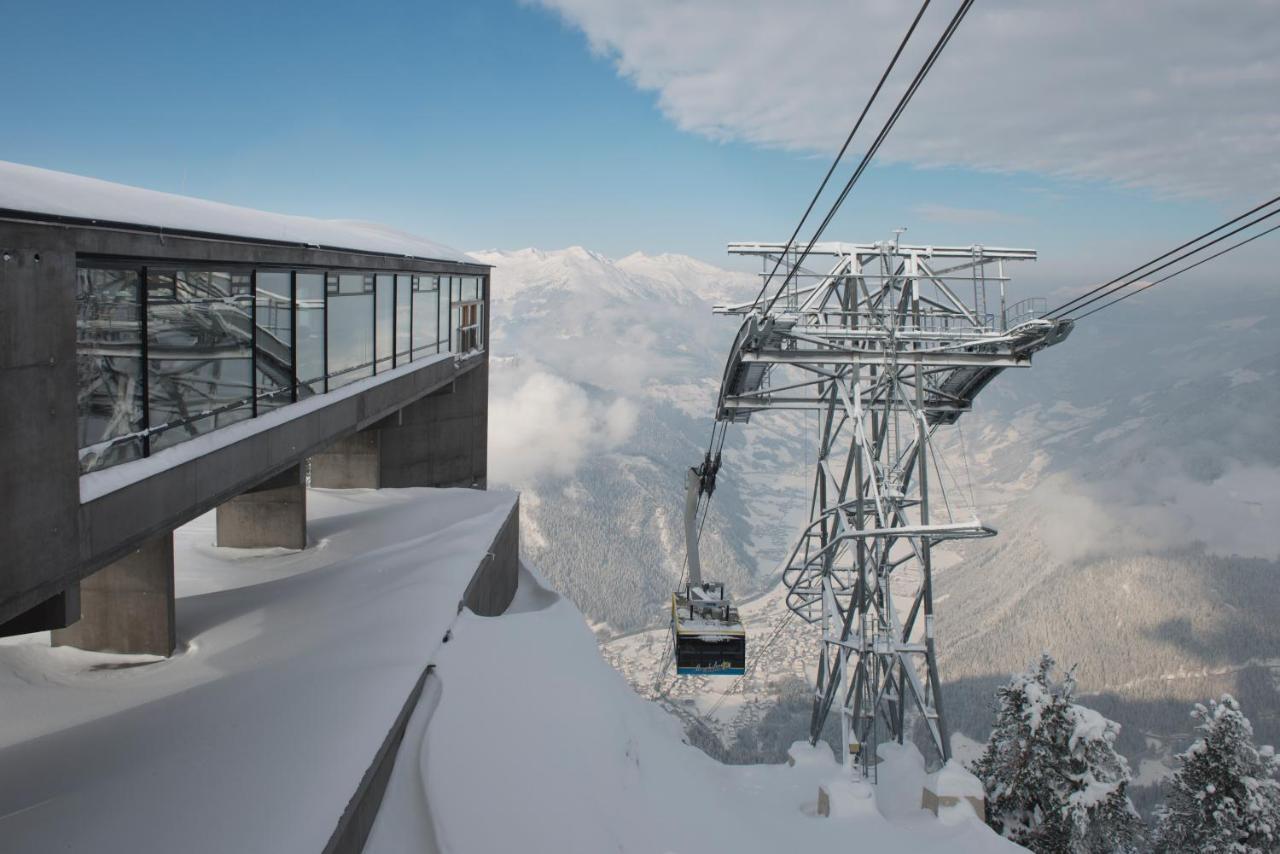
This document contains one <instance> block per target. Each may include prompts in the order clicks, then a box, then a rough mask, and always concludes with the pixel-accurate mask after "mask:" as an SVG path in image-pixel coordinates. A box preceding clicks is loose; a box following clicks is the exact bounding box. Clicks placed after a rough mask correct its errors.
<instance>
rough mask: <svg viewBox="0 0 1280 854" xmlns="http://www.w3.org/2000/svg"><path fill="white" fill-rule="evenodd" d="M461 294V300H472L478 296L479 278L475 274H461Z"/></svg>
mask: <svg viewBox="0 0 1280 854" xmlns="http://www.w3.org/2000/svg"><path fill="white" fill-rule="evenodd" d="M461 281H462V296H461V299H463V300H473V299H479V298H480V280H479V279H477V278H476V277H475V276H463V277H462V279H461Z"/></svg>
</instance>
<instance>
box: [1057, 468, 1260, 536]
mask: <svg viewBox="0 0 1280 854" xmlns="http://www.w3.org/2000/svg"><path fill="white" fill-rule="evenodd" d="M1152 468H1153V469H1155V470H1156V471H1160V469H1161V466H1160V465H1159V464H1156V465H1153V466H1152ZM1144 471H1145V469H1144ZM1132 476H1133V473H1132V472H1128V473H1125V477H1123V478H1122V477H1117V478H1115V479H1109V480H1104V481H1100V482H1093V483H1086V482H1082V481H1079V480H1076V479H1074V478H1072V477H1070V476H1065V475H1055V476H1050V477H1048V478H1045V479H1044V480H1043V481H1042V482H1041V483H1040V484H1039V485H1038V486H1037V487H1036V492H1035V498H1034V500H1035V501H1036V502H1037V506H1038V507H1039V508H1040V513H1039V515H1040V519H1041V524H1040V527H1041V531H1042V536H1043V539H1044V544H1045V546H1046V548H1048V549H1049V551H1050V553H1051V554H1053V555H1054V556H1055V557H1056V558H1058V559H1059V560H1072V559H1075V558H1080V557H1083V556H1085V555H1087V554H1098V553H1114V552H1128V551H1145V550H1160V549H1164V548H1168V547H1170V546H1181V545H1189V544H1193V543H1199V544H1202V545H1203V546H1204V547H1205V548H1206V549H1207V550H1208V551H1209V552H1211V553H1213V554H1219V555H1241V556H1244V557H1257V558H1264V559H1269V560H1275V559H1276V558H1277V557H1280V528H1277V526H1275V525H1274V524H1270V523H1269V520H1270V519H1271V518H1273V517H1274V516H1275V511H1276V506H1277V504H1280V469H1277V468H1273V467H1270V466H1266V465H1252V466H1246V465H1242V464H1240V463H1234V462H1233V463H1232V464H1230V465H1229V466H1228V468H1227V470H1226V471H1225V472H1223V474H1222V475H1221V476H1220V477H1218V478H1216V479H1214V480H1212V481H1208V482H1204V481H1197V480H1192V479H1191V478H1188V477H1186V476H1185V475H1183V474H1180V473H1177V472H1176V471H1174V470H1173V469H1171V468H1164V470H1163V473H1160V474H1154V475H1152V474H1148V476H1147V477H1144V478H1142V479H1141V480H1140V481H1136V482H1135V481H1134V480H1131V479H1127V478H1130V477H1132Z"/></svg>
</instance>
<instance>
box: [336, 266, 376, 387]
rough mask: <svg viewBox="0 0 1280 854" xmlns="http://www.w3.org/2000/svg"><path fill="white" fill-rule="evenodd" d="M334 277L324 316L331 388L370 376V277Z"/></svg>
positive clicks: (354, 274) (371, 328)
mask: <svg viewBox="0 0 1280 854" xmlns="http://www.w3.org/2000/svg"><path fill="white" fill-rule="evenodd" d="M329 276H330V278H331V279H332V278H334V274H333V273H330V274H329ZM336 278H337V289H336V291H335V290H334V288H333V287H332V285H331V286H330V288H329V312H328V317H327V318H326V320H327V323H328V329H329V337H328V339H327V341H328V349H327V350H326V354H327V357H328V363H329V388H330V389H331V390H332V389H335V388H340V387H342V386H344V385H347V384H348V383H353V382H355V381H356V380H359V379H364V378H365V377H371V376H373V276H371V275H365V274H363V273H342V274H340V275H337V277H336Z"/></svg>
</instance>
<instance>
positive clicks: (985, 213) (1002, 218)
mask: <svg viewBox="0 0 1280 854" xmlns="http://www.w3.org/2000/svg"><path fill="white" fill-rule="evenodd" d="M912 210H913V211H914V212H915V214H916V215H917V216H919V217H921V218H923V219H926V220H928V221H930V222H945V223H950V224H953V225H983V224H986V223H993V222H995V223H1008V222H1022V221H1023V217H1020V216H1017V215H1015V214H1007V213H1004V212H1002V211H993V210H986V209H984V208H953V207H950V206H948V205H935V204H924V205H916V206H915V207H914V208H913V209H912Z"/></svg>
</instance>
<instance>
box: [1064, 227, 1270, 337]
mask: <svg viewBox="0 0 1280 854" xmlns="http://www.w3.org/2000/svg"><path fill="white" fill-rule="evenodd" d="M1276 230H1280V225H1273V226H1271V227H1270V228H1268V229H1267V230H1266V231H1260V232H1258V233H1257V234H1255V235H1254V236H1253V237H1247V238H1245V239H1244V240H1241V241H1240V242H1239V243H1233V244H1231V245H1230V246H1228V247H1227V248H1226V249H1222V250H1219V251H1217V252H1215V253H1213V254H1212V255H1210V256H1209V257H1208V258H1201V259H1200V260H1199V261H1197V262H1195V263H1194V264H1188V265H1187V266H1186V267H1183V268H1182V269H1180V270H1174V271H1173V272H1172V273H1170V274H1168V275H1167V276H1161V277H1160V278H1159V279H1156V280H1155V281H1154V282H1147V283H1146V284H1145V285H1143V286H1142V287H1140V288H1135V289H1134V290H1131V291H1129V292H1127V293H1125V294H1123V295H1121V296H1118V297H1116V298H1115V299H1113V300H1111V301H1110V302H1104V303H1103V304H1102V305H1100V306H1098V307H1097V308H1095V309H1092V310H1091V311H1086V312H1085V313H1084V314H1082V315H1080V316H1079V317H1075V318H1072V319H1073V320H1077V321H1079V320H1084V319H1085V318H1086V317H1088V316H1089V315H1091V314H1097V313H1098V312H1100V311H1102V310H1103V309H1104V308H1109V307H1110V306H1113V305H1115V304H1116V303H1118V302H1124V301H1125V300H1127V299H1128V298H1129V297H1131V296H1134V295H1135V294H1140V293H1142V292H1143V291H1145V290H1146V289H1147V288H1154V287H1155V286H1156V285H1158V284H1160V283H1161V282H1167V281H1169V280H1170V279H1172V278H1173V277H1174V276H1180V275H1182V274H1183V273H1185V272H1187V271H1188V270H1193V269H1195V268H1196V267H1199V266H1200V265H1201V264H1205V263H1208V262H1209V261H1212V260H1213V259H1214V258H1218V257H1220V256H1222V255H1226V254H1227V253H1228V252H1230V251H1232V250H1233V249H1239V248H1240V247H1241V246H1244V245H1245V244H1246V243H1252V242H1253V241H1255V240H1257V239H1258V238H1259V237H1265V236H1266V235H1268V234H1270V233H1271V232H1273V231H1276Z"/></svg>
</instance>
